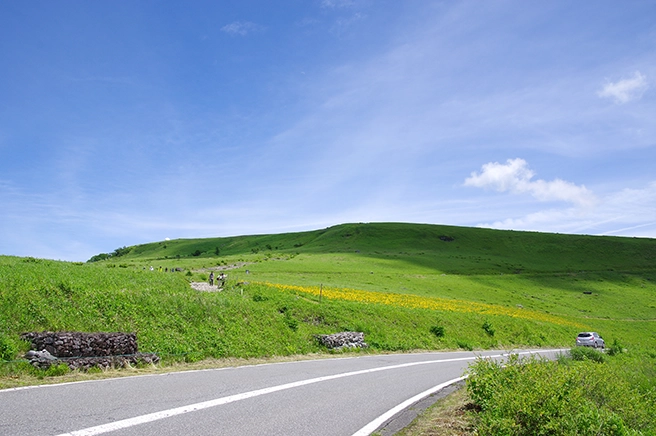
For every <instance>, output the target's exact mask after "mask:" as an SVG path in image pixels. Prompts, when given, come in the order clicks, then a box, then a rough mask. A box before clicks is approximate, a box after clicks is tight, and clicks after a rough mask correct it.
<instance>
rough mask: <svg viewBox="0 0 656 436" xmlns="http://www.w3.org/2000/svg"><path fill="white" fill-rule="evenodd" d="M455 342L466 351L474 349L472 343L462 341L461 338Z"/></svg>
mask: <svg viewBox="0 0 656 436" xmlns="http://www.w3.org/2000/svg"><path fill="white" fill-rule="evenodd" d="M456 344H458V347H460V348H462V349H463V350H467V351H472V350H474V346H473V345H472V344H470V343H469V342H467V341H462V340H460V339H458V340H457V341H456Z"/></svg>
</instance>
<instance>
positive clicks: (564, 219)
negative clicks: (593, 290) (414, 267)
mask: <svg viewBox="0 0 656 436" xmlns="http://www.w3.org/2000/svg"><path fill="white" fill-rule="evenodd" d="M654 18H656V3H655V2H654V1H630V0H629V1H622V2H617V1H604V0H602V1H582V2H570V1H550V2H526V1H519V0H518V1H512V0H509V1H504V0H499V1H496V0H495V1H485V2H482V1H429V0H407V1H399V0H393V1H392V0H390V1H386V0H381V1H375V0H303V1H301V0H282V1H275V2H272V1H251V0H241V1H221V2H215V1H207V2H205V1H193V0H192V1H185V2H167V1H159V2H155V1H139V0H130V1H121V0H115V1H93V2H88V1H56V2H53V1H30V2H9V1H6V2H2V3H0V60H1V61H0V65H1V68H0V71H1V76H0V77H1V79H2V80H0V155H1V156H2V157H1V159H0V254H6V255H18V256H34V257H44V258H51V259H61V260H73V261H85V260H87V259H89V258H90V257H91V256H93V255H94V254H98V253H104V252H111V251H113V250H114V249H115V248H118V247H122V246H125V245H134V244H140V243H145V242H152V241H161V240H164V239H166V238H171V239H176V238H197V237H217V236H233V235H250V234H262V233H282V232H293V231H302V230H313V229H319V228H324V227H328V226H331V225H335V224H341V223H347V222H374V221H375V222H388V221H395V222H415V223H433V224H448V225H458V226H483V227H491V228H499V229H515V230H535V231H542V232H558V233H576V234H592V235H616V236H638V237H651V238H655V237H656V122H654V120H655V119H656V20H655V19H654Z"/></svg>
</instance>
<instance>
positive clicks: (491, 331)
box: [483, 319, 495, 336]
mask: <svg viewBox="0 0 656 436" xmlns="http://www.w3.org/2000/svg"><path fill="white" fill-rule="evenodd" d="M483 330H484V331H485V333H487V334H488V336H494V332H495V330H494V327H492V324H491V323H490V321H489V320H487V319H486V320H485V322H484V323H483Z"/></svg>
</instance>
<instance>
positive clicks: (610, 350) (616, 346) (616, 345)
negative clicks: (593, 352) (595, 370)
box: [606, 338, 624, 356]
mask: <svg viewBox="0 0 656 436" xmlns="http://www.w3.org/2000/svg"><path fill="white" fill-rule="evenodd" d="M623 352H624V346H622V344H621V343H620V341H618V340H617V338H615V339H613V343H612V344H611V346H610V347H607V348H606V354H608V355H609V356H617V355H618V354H622V353H623Z"/></svg>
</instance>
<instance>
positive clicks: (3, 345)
mask: <svg viewBox="0 0 656 436" xmlns="http://www.w3.org/2000/svg"><path fill="white" fill-rule="evenodd" d="M16 354H18V349H17V348H16V346H15V345H14V343H13V342H11V341H10V340H9V339H7V338H6V337H4V336H0V360H4V361H9V360H14V358H15V357H16Z"/></svg>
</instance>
